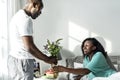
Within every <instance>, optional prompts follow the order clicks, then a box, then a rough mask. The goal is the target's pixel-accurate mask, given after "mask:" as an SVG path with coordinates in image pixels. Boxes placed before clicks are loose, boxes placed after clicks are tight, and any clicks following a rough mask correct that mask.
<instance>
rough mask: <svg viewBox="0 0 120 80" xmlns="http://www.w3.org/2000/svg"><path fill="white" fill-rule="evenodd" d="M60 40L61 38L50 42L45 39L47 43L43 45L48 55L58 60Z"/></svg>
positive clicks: (60, 47)
mask: <svg viewBox="0 0 120 80" xmlns="http://www.w3.org/2000/svg"><path fill="white" fill-rule="evenodd" d="M61 40H62V38H60V39H57V40H56V41H54V42H51V41H50V40H48V39H47V44H46V45H45V46H44V49H45V50H46V51H47V52H48V53H49V54H50V56H52V57H56V58H57V59H58V60H59V59H60V50H61V49H62V46H60V41H61Z"/></svg>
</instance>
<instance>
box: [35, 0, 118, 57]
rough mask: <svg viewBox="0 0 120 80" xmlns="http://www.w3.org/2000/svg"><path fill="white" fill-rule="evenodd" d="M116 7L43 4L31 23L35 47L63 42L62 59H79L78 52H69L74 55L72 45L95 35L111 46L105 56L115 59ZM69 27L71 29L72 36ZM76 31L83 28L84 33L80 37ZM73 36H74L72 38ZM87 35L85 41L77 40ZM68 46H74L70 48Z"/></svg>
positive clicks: (89, 1) (91, 1) (49, 0)
mask: <svg viewBox="0 0 120 80" xmlns="http://www.w3.org/2000/svg"><path fill="white" fill-rule="evenodd" d="M119 4H120V0H44V9H43V12H42V14H41V16H40V17H39V18H38V19H37V20H36V21H35V23H34V26H35V27H34V31H35V33H34V35H35V43H36V44H37V46H38V47H39V49H41V50H42V49H43V45H44V44H45V43H46V39H50V40H56V39H57V38H63V41H61V44H62V46H63V48H64V51H63V52H62V55H63V57H64V58H66V57H71V56H74V55H81V54H78V53H77V52H79V51H76V52H75V53H74V55H73V54H71V52H74V48H75V45H79V44H80V43H81V41H82V40H83V39H84V38H86V37H89V36H91V33H95V34H96V35H99V36H101V37H103V38H104V39H107V40H108V41H109V42H110V43H111V45H112V47H110V48H108V49H107V50H109V49H110V51H108V52H110V54H111V55H118V54H119V53H120V49H119V48H120V45H119V44H120V43H119V41H120V37H119V34H120V31H119V30H120V28H119V26H120V24H119V21H120V5H119ZM70 24H72V26H71V25H70ZM70 26H71V27H73V32H71V30H70ZM76 27H79V28H80V29H81V28H84V30H86V31H87V32H85V33H83V32H82V33H81V31H80V32H79V31H77V30H78V29H79V28H77V29H75V28H76ZM76 32H78V33H76ZM74 33H76V34H75V35H72V34H74ZM87 33H88V35H86V36H85V37H82V36H79V34H87ZM74 36H75V37H74ZM76 36H78V37H76ZM71 39H72V40H71ZM72 41H73V42H72ZM74 41H75V42H74ZM72 43H75V44H73V47H72V46H71V44H72ZM70 46H71V47H70ZM108 47H109V46H108ZM77 50H78V49H77ZM65 51H66V52H65ZM79 53H80V52H79Z"/></svg>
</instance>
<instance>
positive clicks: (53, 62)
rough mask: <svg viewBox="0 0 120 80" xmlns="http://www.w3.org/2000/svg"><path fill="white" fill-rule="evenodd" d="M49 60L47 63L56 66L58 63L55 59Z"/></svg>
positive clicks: (51, 57)
mask: <svg viewBox="0 0 120 80" xmlns="http://www.w3.org/2000/svg"><path fill="white" fill-rule="evenodd" d="M49 59H50V60H49V61H48V63H50V64H55V65H57V63H58V62H57V58H56V57H53V56H50V57H49Z"/></svg>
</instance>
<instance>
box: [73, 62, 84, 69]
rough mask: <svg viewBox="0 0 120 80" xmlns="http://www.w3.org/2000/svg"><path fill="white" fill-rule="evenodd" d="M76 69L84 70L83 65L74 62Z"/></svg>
mask: <svg viewBox="0 0 120 80" xmlns="http://www.w3.org/2000/svg"><path fill="white" fill-rule="evenodd" d="M74 68H83V64H82V63H77V62H74Z"/></svg>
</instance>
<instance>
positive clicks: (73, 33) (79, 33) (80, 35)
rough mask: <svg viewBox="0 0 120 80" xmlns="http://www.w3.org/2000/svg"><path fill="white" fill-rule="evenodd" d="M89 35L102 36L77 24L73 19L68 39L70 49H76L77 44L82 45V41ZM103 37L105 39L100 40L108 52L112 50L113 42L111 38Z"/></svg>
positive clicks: (70, 23)
mask: <svg viewBox="0 0 120 80" xmlns="http://www.w3.org/2000/svg"><path fill="white" fill-rule="evenodd" d="M87 37H96V38H97V37H100V35H98V34H96V33H94V32H90V31H89V30H87V29H85V28H84V27H83V26H80V25H77V24H75V23H73V22H71V21H69V39H68V40H69V41H68V49H69V50H70V51H72V52H73V51H74V49H75V47H76V46H77V45H81V43H82V41H83V40H84V39H85V38H87ZM101 38H103V40H104V41H102V42H101V41H100V43H101V44H102V45H103V47H104V48H105V50H106V51H107V52H108V53H111V52H112V43H111V41H110V40H108V39H106V38H104V37H101Z"/></svg>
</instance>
